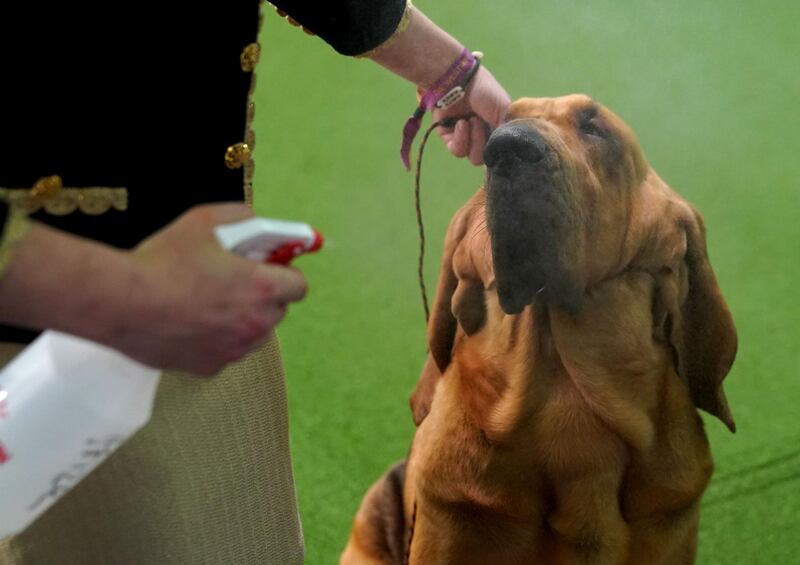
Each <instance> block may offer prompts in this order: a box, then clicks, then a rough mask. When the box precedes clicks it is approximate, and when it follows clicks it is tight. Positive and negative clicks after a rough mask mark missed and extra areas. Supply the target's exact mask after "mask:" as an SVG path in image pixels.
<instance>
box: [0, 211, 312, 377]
mask: <svg viewBox="0 0 800 565" xmlns="http://www.w3.org/2000/svg"><path fill="white" fill-rule="evenodd" d="M251 215H252V213H251V212H250V210H249V208H247V207H246V206H244V205H241V204H218V205H208V206H200V207H196V208H193V209H192V210H190V211H189V212H187V213H185V214H184V215H183V216H181V217H180V218H178V219H177V220H176V221H174V222H173V223H172V224H170V225H169V226H167V227H166V228H165V229H164V230H162V231H161V232H159V233H157V234H155V235H154V236H152V237H151V238H150V239H148V240H146V241H145V242H144V243H142V244H141V245H140V246H139V247H138V248H136V249H135V250H134V251H131V252H129V251H122V250H119V249H115V248H113V247H110V246H107V245H104V244H101V243H97V242H93V241H90V240H87V239H82V238H79V237H76V236H72V235H70V234H67V233H64V232H61V231H58V230H55V229H52V228H50V227H48V226H45V225H43V224H39V223H35V222H34V223H31V225H30V227H29V229H28V230H27V233H26V234H25V235H24V237H23V238H22V239H21V240H19V241H18V242H17V244H16V245H15V248H14V251H13V256H12V257H11V259H10V261H9V262H8V264H7V266H6V269H5V271H4V272H3V273H2V275H1V276H0V322H3V323H6V324H11V325H15V326H21V327H26V328H31V329H45V328H49V329H55V330H60V331H64V332H67V333H71V334H74V335H78V336H81V337H85V338H87V339H91V340H94V341H97V342H99V343H103V344H105V345H108V346H110V347H113V348H115V349H118V350H120V351H122V352H123V353H126V354H127V355H129V356H131V357H133V358H135V359H138V360H140V361H142V362H144V363H147V364H149V365H152V366H155V367H159V368H177V369H184V370H188V371H191V372H193V373H196V374H201V375H211V374H214V373H216V372H217V371H218V370H219V369H221V368H222V367H223V366H224V365H225V364H227V363H229V362H231V361H234V360H235V359H238V358H240V357H242V356H243V355H245V354H246V353H247V352H249V351H250V350H251V349H253V348H254V347H256V346H257V345H258V344H259V343H261V342H262V341H263V340H264V339H266V337H267V335H268V333H269V332H270V331H271V330H272V328H273V327H274V326H275V325H276V324H277V323H278V322H279V321H280V320H281V319H282V318H283V316H284V315H285V312H286V306H287V304H288V303H290V302H293V301H296V300H300V299H302V298H303V296H304V294H305V292H306V285H305V281H304V279H303V277H302V275H301V274H300V273H299V272H298V271H296V270H295V269H288V268H283V267H275V266H271V265H261V264H258V263H255V262H253V261H249V260H246V259H242V258H240V257H236V256H234V255H232V254H231V253H229V252H227V251H225V250H223V249H222V248H221V247H220V246H219V244H218V243H217V242H216V240H215V239H214V236H213V233H212V230H213V227H214V226H216V225H218V224H221V223H228V222H234V221H238V220H242V219H244V218H247V217H249V216H251Z"/></svg>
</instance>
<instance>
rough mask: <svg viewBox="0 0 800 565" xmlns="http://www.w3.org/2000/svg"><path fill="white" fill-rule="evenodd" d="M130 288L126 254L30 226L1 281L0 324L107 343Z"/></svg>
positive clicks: (131, 277) (131, 279)
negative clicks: (46, 330) (57, 331)
mask: <svg viewBox="0 0 800 565" xmlns="http://www.w3.org/2000/svg"><path fill="white" fill-rule="evenodd" d="M134 284H135V281H134V271H133V268H132V266H131V262H130V260H129V258H128V255H127V253H125V252H123V251H119V250H117V249H114V248H112V247H109V246H107V245H103V244H100V243H96V242H93V241H89V240H86V239H82V238H79V237H75V236H72V235H69V234H66V233H63V232H60V231H58V230H55V229H52V228H49V227H47V226H45V225H43V224H39V223H32V225H31V227H30V229H29V230H28V231H27V233H26V234H25V236H24V237H23V239H22V240H20V241H19V243H18V244H17V245H16V248H15V250H14V254H13V257H12V258H11V260H10V261H9V263H8V265H7V268H6V270H5V272H4V273H3V275H2V277H0V322H3V323H6V324H10V325H15V326H20V327H26V328H31V329H46V328H51V329H56V330H61V331H65V332H68V333H72V334H75V335H79V336H82V337H86V338H88V339H93V340H95V341H100V342H102V343H107V344H110V343H112V342H113V340H114V339H115V337H116V335H115V334H116V333H117V332H118V328H119V326H120V320H121V319H122V318H124V313H123V312H122V309H123V308H125V307H126V305H130V298H131V296H130V291H131V289H132V288H133V286H134Z"/></svg>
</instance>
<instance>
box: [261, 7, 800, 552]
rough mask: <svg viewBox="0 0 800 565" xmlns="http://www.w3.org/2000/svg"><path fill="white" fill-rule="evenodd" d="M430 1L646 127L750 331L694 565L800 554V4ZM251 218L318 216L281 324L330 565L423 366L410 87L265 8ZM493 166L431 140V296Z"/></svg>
mask: <svg viewBox="0 0 800 565" xmlns="http://www.w3.org/2000/svg"><path fill="white" fill-rule="evenodd" d="M418 5H419V6H420V7H421V8H422V9H423V10H424V11H426V12H427V13H428V15H429V16H431V17H432V18H433V19H434V20H436V21H437V22H439V23H440V24H442V25H443V26H444V27H446V28H447V29H449V30H450V31H451V33H453V34H454V35H456V36H457V37H458V38H459V39H461V40H462V41H463V42H465V43H466V44H467V45H468V46H469V47H470V48H472V49H479V50H482V51H484V52H485V53H486V58H485V63H486V65H487V66H488V67H489V68H490V69H492V71H493V72H494V73H495V75H496V76H497V77H498V79H499V80H500V81H501V82H502V83H503V84H504V85H505V86H506V87H507V89H508V90H509V92H510V93H511V95H512V97H519V96H550V95H560V94H566V93H571V92H585V93H588V94H590V95H592V96H593V97H595V98H596V99H598V100H600V101H601V102H603V103H605V104H607V105H608V106H610V107H611V108H612V109H613V110H615V111H616V112H617V113H618V114H620V115H621V116H622V117H623V118H624V119H625V120H626V121H627V122H628V123H629V124H630V125H631V126H632V127H633V128H634V129H635V130H636V131H637V133H638V135H639V138H640V140H641V143H642V145H643V147H644V148H645V151H646V153H647V155H648V158H649V159H650V161H651V163H652V164H653V165H654V167H655V168H656V170H657V171H658V172H659V173H660V174H661V176H662V177H663V178H664V179H665V180H666V181H667V182H668V183H669V184H671V185H672V186H673V187H674V188H676V189H677V190H678V191H679V192H681V193H682V194H683V195H684V196H685V197H686V198H687V199H689V200H690V201H691V202H693V203H694V204H696V205H697V206H698V207H699V209H700V210H701V212H702V213H703V214H704V215H705V218H706V222H707V225H708V230H709V249H710V254H711V258H712V262H713V264H714V267H715V269H716V272H717V275H718V277H719V279H720V282H721V285H722V287H723V291H724V293H725V296H726V298H727V300H728V303H729V305H730V306H731V309H732V310H733V313H734V317H735V319H736V322H737V326H738V330H739V339H740V350H739V357H738V359H737V362H736V364H735V366H734V370H733V372H732V373H731V375H730V376H729V378H728V381H727V387H726V388H727V391H728V397H729V399H730V401H731V405H732V407H733V411H734V415H735V417H736V420H737V424H738V427H739V432H738V433H737V434H735V435H731V434H729V433H727V431H726V430H725V429H724V428H723V426H722V425H721V424H720V423H718V422H717V421H715V420H711V419H707V422H708V430H709V435H710V438H711V443H712V449H713V452H714V455H715V458H716V461H717V472H716V474H715V477H714V480H713V482H712V485H711V487H710V489H709V491H708V492H707V494H706V497H705V499H704V512H703V515H702V530H701V545H700V554H699V562H700V563H709V564H711V563H713V564H717V563H719V564H740V563H741V564H761V563H763V564H784V563H800V552H798V548H800V491H799V490H798V489H800V409H798V404H800V402H798V401H800V381H799V380H798V377H800V374H799V373H800V354H798V337H799V334H798V329H797V326H798V322H800V309H799V308H798V305H797V288H798V282H800V281H798V278H799V277H798V275H799V274H800V218H798V215H799V213H800V186H798V184H799V182H798V181H799V179H800V157H799V156H798V153H800V142H799V141H798V134H799V133H800V118H799V116H800V103H798V95H800V80H798V71H799V70H800V42H799V40H798V37H800V35H799V32H798V23H799V22H800V4H798V3H797V2H796V1H788V0H787V1H785V2H777V1H769V0H766V1H762V2H755V1H747V2H745V1H730V0H727V1H726V0H707V1H704V2H697V1H689V0H672V1H670V2H656V1H652V0H647V1H636V0H626V1H620V0H615V1H611V0H595V1H592V2H576V1H563V0H561V1H556V0H552V1H549V2H543V1H530V0H513V1H504V2H502V1H497V2H490V1H488V0H484V1H481V2H479V1H475V0H470V1H466V0H465V1H455V0H446V1H445V0H439V1H437V2H433V1H430V0H427V1H424V2H423V1H422V0H420V2H419V3H418ZM262 45H263V58H262V62H261V65H260V69H259V75H258V91H257V114H256V128H257V133H258V147H257V151H256V156H257V163H258V167H257V176H256V181H257V189H256V190H257V193H256V194H257V196H256V205H257V209H258V211H259V212H260V213H262V214H268V215H271V216H276V217H284V218H291V219H300V220H305V221H308V222H311V223H313V224H314V225H316V226H318V227H319V228H320V229H321V230H323V232H324V233H325V234H326V236H327V237H328V241H329V242H330V243H329V246H328V248H327V249H325V251H324V252H323V253H321V254H320V255H318V256H314V257H306V258H302V259H301V260H300V261H298V263H297V265H298V266H299V267H300V268H302V269H303V270H304V271H305V273H306V275H307V277H308V280H309V283H310V285H311V291H310V294H309V296H308V299H307V300H306V301H305V303H303V304H301V305H299V306H297V307H294V308H293V309H292V310H291V312H290V316H289V318H288V319H287V321H286V322H285V323H284V324H283V325H282V326H281V328H280V332H279V333H280V338H281V342H282V347H283V352H284V361H285V365H286V370H287V375H288V381H289V385H288V386H289V396H290V403H291V418H292V421H291V425H292V448H293V453H294V466H295V472H296V477H297V487H298V492H299V497H300V507H301V512H302V516H303V522H304V525H305V532H306V540H307V546H308V551H307V554H308V559H307V563H309V564H312V565H317V564H330V563H335V562H336V560H337V557H338V553H339V551H340V550H341V548H342V546H343V544H344V542H345V540H346V537H347V534H348V531H349V528H350V521H351V519H352V516H353V513H354V512H355V509H356V507H357V505H358V503H359V500H360V498H361V496H362V494H363V493H364V491H365V490H366V489H367V487H368V486H369V485H370V484H371V483H372V482H373V481H374V480H375V479H376V478H377V477H378V476H379V474H380V473H382V472H383V470H384V469H385V468H386V467H387V466H388V465H389V464H390V463H391V462H393V461H395V460H396V459H399V458H401V457H403V456H404V454H405V452H406V449H407V448H408V445H409V441H410V438H411V434H412V425H411V419H410V417H409V411H408V408H407V397H408V394H409V392H410V390H411V389H412V386H413V384H414V383H415V380H416V377H417V374H418V371H419V369H420V366H421V364H422V361H423V357H424V354H425V342H424V328H423V317H422V310H421V307H420V300H419V294H418V290H417V283H416V276H415V263H416V249H417V235H416V226H415V220H414V213H413V201H412V197H411V185H412V177H411V175H410V174H407V173H405V172H404V170H403V169H402V167H401V165H400V161H399V158H398V156H397V153H398V148H399V142H400V130H401V127H402V124H403V122H404V120H405V118H406V117H407V116H408V114H409V112H410V111H411V110H412V109H413V106H414V96H413V89H412V87H410V86H408V85H406V84H405V83H403V82H402V81H401V80H400V79H397V78H395V77H393V76H391V75H389V74H388V73H386V72H384V71H383V70H381V69H379V68H378V67H377V66H376V65H374V64H373V63H371V62H369V61H360V60H352V59H346V58H344V57H340V56H338V55H336V54H335V53H334V52H333V51H332V50H331V49H329V48H328V47H327V46H326V45H325V44H324V43H323V42H322V41H321V40H319V39H317V38H311V37H308V36H306V35H305V34H303V33H302V32H300V31H298V30H296V29H294V28H292V27H290V26H289V25H287V24H286V23H285V22H283V21H282V20H280V19H279V18H278V17H277V16H275V15H274V14H273V13H271V11H268V13H267V14H266V18H265V24H264V30H263V36H262ZM482 174H483V173H482V170H481V169H478V168H473V167H470V166H469V165H468V164H467V163H465V162H462V161H457V160H455V159H453V158H450V157H449V156H448V155H447V154H446V152H445V151H444V149H443V147H442V145H441V144H440V143H439V142H438V141H436V142H435V143H431V144H430V151H429V158H428V160H427V162H426V172H425V174H424V177H423V191H424V209H425V212H426V220H427V227H428V232H429V234H430V241H431V245H430V251H431V257H430V258H429V260H428V263H427V276H428V281H429V285H431V286H432V285H433V284H434V282H435V278H436V275H437V264H438V257H439V253H440V248H441V240H442V236H443V233H444V229H445V227H446V224H447V222H448V220H449V218H450V216H451V215H452V214H453V212H454V211H455V210H456V209H457V208H458V206H459V205H460V204H461V203H462V202H463V201H465V200H466V199H467V198H468V197H469V195H470V194H472V192H473V191H474V190H475V189H476V188H477V187H478V186H479V184H480V183H481V179H482Z"/></svg>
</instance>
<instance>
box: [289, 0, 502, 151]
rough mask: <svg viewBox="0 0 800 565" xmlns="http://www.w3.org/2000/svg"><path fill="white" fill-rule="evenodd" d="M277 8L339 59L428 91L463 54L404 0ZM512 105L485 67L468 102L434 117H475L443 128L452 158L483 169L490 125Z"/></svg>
mask: <svg viewBox="0 0 800 565" xmlns="http://www.w3.org/2000/svg"><path fill="white" fill-rule="evenodd" d="M273 4H274V5H275V6H276V7H278V8H279V9H280V10H282V11H283V12H286V13H287V14H288V16H289V17H290V18H291V20H290V21H291V22H292V23H295V24H300V25H302V26H303V27H304V28H305V29H306V31H309V32H313V33H315V34H317V35H319V36H320V37H321V38H322V39H324V40H325V41H326V42H327V43H329V44H330V45H331V46H332V47H333V48H334V49H335V50H336V51H338V52H339V53H342V54H343V55H355V56H359V57H368V58H369V59H371V60H372V61H374V62H376V63H378V64H380V65H381V66H383V67H384V68H386V69H388V70H389V71H391V72H393V73H394V74H396V75H398V76H401V77H403V78H405V79H406V80H408V81H410V82H411V83H413V84H415V85H416V86H417V88H418V89H421V90H423V91H424V90H426V89H427V88H428V87H430V86H431V85H432V84H434V83H435V82H436V81H437V79H438V78H439V77H441V76H442V74H443V73H444V72H445V71H446V70H447V69H448V68H449V67H450V65H452V64H453V62H454V61H455V60H456V59H457V58H458V57H459V55H460V54H461V52H462V50H463V46H462V45H461V44H460V43H459V42H458V41H457V40H455V39H454V38H453V37H452V36H450V34H448V33H447V32H446V31H444V30H443V29H442V28H440V27H439V26H437V25H436V24H435V23H433V22H432V21H431V20H430V19H428V18H427V17H426V16H425V14H423V13H422V12H421V11H420V10H419V9H417V8H416V7H415V6H413V5H411V3H410V2H409V3H407V2H406V1H405V0H336V1H334V0H331V1H329V2H322V3H313V2H305V1H297V0H273ZM510 103H511V99H510V98H509V96H508V93H507V92H506V91H505V90H504V89H503V87H502V86H500V84H499V83H498V82H497V80H495V78H494V76H492V74H491V73H490V72H489V71H488V70H487V69H486V68H485V67H484V66H481V67H480V68H479V69H478V72H477V73H476V75H475V76H474V77H473V78H472V80H471V81H470V83H469V85H468V86H467V89H466V96H465V97H464V98H463V99H462V100H461V101H459V102H458V103H456V104H455V105H453V106H451V107H450V108H447V109H446V110H435V111H434V113H433V117H434V119H435V120H440V119H442V118H445V117H450V116H453V117H457V116H465V115H470V114H475V115H476V117H475V118H472V119H471V120H459V121H458V122H457V123H456V125H455V127H454V128H450V129H447V130H444V128H440V130H441V131H440V132H439V133H440V134H441V135H442V137H443V139H444V140H445V143H446V144H447V147H448V149H449V150H450V152H451V153H453V154H454V155H455V156H457V157H465V156H468V157H469V159H470V161H471V162H472V163H474V164H476V165H479V164H481V163H483V146H484V145H485V143H486V135H487V127H486V125H485V124H488V126H489V127H490V128H494V127H496V126H497V125H498V124H499V123H500V122H501V121H502V119H503V117H504V116H505V112H506V109H507V108H508V106H509V104H510ZM410 109H411V108H410ZM398 129H399V128H398Z"/></svg>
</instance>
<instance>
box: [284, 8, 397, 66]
mask: <svg viewBox="0 0 800 565" xmlns="http://www.w3.org/2000/svg"><path fill="white" fill-rule="evenodd" d="M271 3H272V4H273V5H275V6H276V7H278V8H280V9H281V10H283V11H284V12H286V13H288V14H289V15H291V16H292V18H294V19H295V20H297V22H298V23H300V24H302V25H303V27H305V28H306V29H308V30H309V31H311V32H313V33H316V34H317V35H319V36H320V37H321V38H322V39H324V40H325V41H326V42H327V43H328V44H329V45H330V46H331V47H333V48H334V49H336V51H338V52H339V53H341V54H342V55H360V54H361V53H365V52H366V51H369V50H370V49H374V48H375V47H378V46H379V45H380V44H381V43H383V42H384V41H386V40H387V39H389V37H391V35H392V34H393V33H394V31H395V30H396V29H397V26H398V24H399V23H400V20H401V19H402V17H403V12H404V11H405V7H406V0H378V1H376V0H347V1H338V2H298V1H296V0H294V1H293V0H272V2H271Z"/></svg>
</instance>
